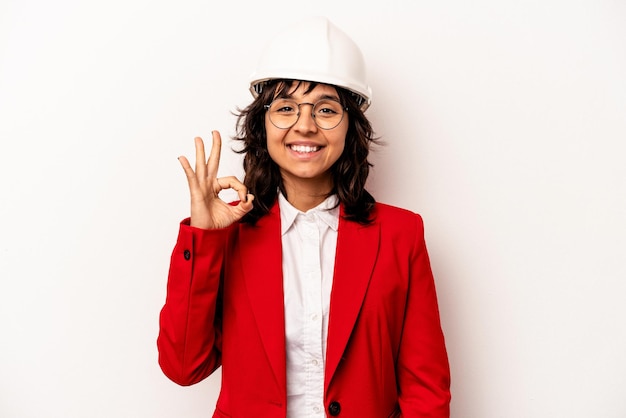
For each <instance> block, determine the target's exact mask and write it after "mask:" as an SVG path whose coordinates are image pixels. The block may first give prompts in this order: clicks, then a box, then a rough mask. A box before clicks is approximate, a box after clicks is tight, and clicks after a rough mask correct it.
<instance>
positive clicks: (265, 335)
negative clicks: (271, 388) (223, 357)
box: [240, 203, 287, 390]
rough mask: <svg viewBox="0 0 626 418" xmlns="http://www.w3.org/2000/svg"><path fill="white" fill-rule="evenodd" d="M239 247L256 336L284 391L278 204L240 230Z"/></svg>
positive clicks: (281, 275)
mask: <svg viewBox="0 0 626 418" xmlns="http://www.w3.org/2000/svg"><path fill="white" fill-rule="evenodd" d="M240 245H241V255H242V262H243V266H242V268H243V272H244V281H245V283H246V288H247V291H248V298H249V300H250V305H251V307H252V310H253V312H254V316H255V318H256V324H257V327H258V330H259V334H260V336H261V340H262V341H263V345H264V347H265V351H266V353H267V357H268V359H269V362H270V364H271V367H272V370H273V371H274V376H275V378H276V382H277V383H278V385H279V387H280V388H281V389H283V390H286V387H287V383H286V353H285V310H284V300H283V273H282V244H281V236H280V214H279V209H278V203H275V204H274V206H273V207H272V209H271V210H270V212H269V213H268V214H267V215H265V216H263V217H262V218H261V219H260V220H259V221H258V222H257V224H256V225H254V226H251V225H247V224H243V225H242V226H241V229H240ZM242 343H243V344H245V342H242Z"/></svg>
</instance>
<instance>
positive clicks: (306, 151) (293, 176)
mask: <svg viewBox="0 0 626 418" xmlns="http://www.w3.org/2000/svg"><path fill="white" fill-rule="evenodd" d="M307 88H308V84H307V83H300V85H299V86H298V87H297V89H294V90H292V91H290V92H289V93H290V94H289V97H288V98H290V99H293V100H295V101H296V103H298V104H301V103H316V102H317V101H318V100H320V99H323V98H334V99H336V100H337V101H338V100H339V95H338V94H337V90H336V89H335V88H334V87H332V86H329V85H324V84H319V85H317V86H316V87H315V89H313V90H312V91H310V92H309V93H305V92H306V90H307ZM311 112H312V106H311V105H308V104H303V105H301V106H300V117H299V118H298V120H297V121H296V123H295V124H294V125H293V126H292V127H290V128H288V129H280V128H277V127H276V126H274V125H273V124H272V122H271V121H270V119H269V111H268V112H266V114H265V131H266V134H267V149H268V151H269V154H270V157H271V158H272V160H273V161H274V162H275V163H276V164H277V165H278V166H279V168H280V172H281V175H282V178H283V181H284V184H285V187H287V188H290V187H298V186H307V187H313V188H315V189H317V190H318V191H319V190H320V189H327V190H325V191H324V192H326V193H327V192H329V191H330V189H331V188H332V186H333V184H332V176H331V173H330V168H331V167H332V165H333V164H334V163H335V162H336V161H337V160H338V159H339V157H340V156H341V153H342V152H343V149H344V146H345V142H346V134H347V132H348V114H347V112H346V113H345V114H344V116H343V119H342V120H341V122H340V123H339V125H337V126H336V127H335V128H333V129H328V130H326V129H321V128H320V127H318V126H317V125H316V124H315V120H314V119H313V117H312V115H311Z"/></svg>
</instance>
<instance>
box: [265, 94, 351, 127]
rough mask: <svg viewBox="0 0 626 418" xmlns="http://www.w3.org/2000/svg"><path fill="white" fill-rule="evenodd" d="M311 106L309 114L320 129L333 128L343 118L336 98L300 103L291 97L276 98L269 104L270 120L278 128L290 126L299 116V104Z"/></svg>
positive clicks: (342, 110) (341, 109)
mask: <svg viewBox="0 0 626 418" xmlns="http://www.w3.org/2000/svg"><path fill="white" fill-rule="evenodd" d="M302 105H309V106H313V109H312V112H311V116H312V117H313V120H314V121H315V124H316V125H317V126H318V127H319V128H321V129H333V128H334V127H336V126H337V125H339V123H341V120H342V119H343V113H344V109H343V107H342V106H341V103H339V102H338V101H336V100H331V99H322V100H320V101H318V102H316V103H300V104H298V103H297V102H296V101H295V100H291V99H276V100H274V101H273V102H272V103H271V104H270V106H269V116H270V121H271V122H272V124H274V126H276V127H277V128H279V129H288V128H291V127H292V126H293V125H295V123H296V122H297V121H298V118H299V117H300V106H302Z"/></svg>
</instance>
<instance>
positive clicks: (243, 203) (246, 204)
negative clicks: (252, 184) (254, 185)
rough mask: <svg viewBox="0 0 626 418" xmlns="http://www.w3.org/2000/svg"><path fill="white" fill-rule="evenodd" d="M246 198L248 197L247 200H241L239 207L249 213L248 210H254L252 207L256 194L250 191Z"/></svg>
mask: <svg viewBox="0 0 626 418" xmlns="http://www.w3.org/2000/svg"><path fill="white" fill-rule="evenodd" d="M246 198H247V199H246V200H245V201H243V200H241V201H240V202H239V204H238V205H237V207H238V208H239V209H241V210H242V211H243V213H248V212H250V211H251V210H252V208H253V207H254V205H253V204H252V202H253V201H254V195H253V194H250V193H248V194H247V195H246Z"/></svg>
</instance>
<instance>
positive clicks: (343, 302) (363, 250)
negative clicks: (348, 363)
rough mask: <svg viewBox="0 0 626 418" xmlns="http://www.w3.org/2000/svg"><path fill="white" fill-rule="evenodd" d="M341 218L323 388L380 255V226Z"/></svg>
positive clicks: (339, 356) (338, 358)
mask: <svg viewBox="0 0 626 418" xmlns="http://www.w3.org/2000/svg"><path fill="white" fill-rule="evenodd" d="M341 215H342V216H340V218H339V229H338V234H337V253H336V256H335V270H334V276H333V288H332V293H331V297H330V314H329V315H330V318H329V324H328V340H327V348H326V371H325V377H324V390H327V389H328V385H329V383H330V381H331V379H332V376H333V375H334V373H335V371H336V369H337V366H338V364H339V361H340V359H341V357H342V355H343V352H344V350H345V348H346V345H347V343H348V339H349V338H350V334H351V333H352V329H353V328H354V324H355V322H356V319H357V317H358V314H359V311H360V309H361V305H362V303H363V298H364V297H365V292H366V291H367V287H368V284H369V280H370V277H371V274H372V270H373V269H374V264H375V262H376V257H377V256H378V245H379V240H380V226H379V224H378V222H376V221H374V222H373V223H372V224H370V225H361V224H358V223H356V222H351V221H346V220H345V219H344V218H343V207H342V214H341Z"/></svg>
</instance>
